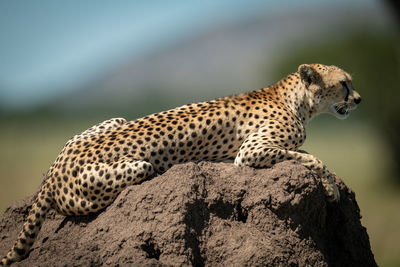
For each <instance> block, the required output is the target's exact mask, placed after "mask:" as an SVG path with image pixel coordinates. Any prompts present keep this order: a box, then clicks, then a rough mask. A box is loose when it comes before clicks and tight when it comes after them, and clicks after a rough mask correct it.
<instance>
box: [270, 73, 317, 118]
mask: <svg viewBox="0 0 400 267" xmlns="http://www.w3.org/2000/svg"><path fill="white" fill-rule="evenodd" d="M273 86H274V87H275V90H276V91H275V94H277V96H278V98H279V100H280V102H281V103H282V104H284V105H285V106H286V107H288V108H289V109H290V110H291V111H292V113H293V114H294V115H295V116H296V117H297V118H298V120H299V121H301V123H302V124H303V125H306V124H307V123H308V121H310V120H311V119H312V118H313V117H314V116H315V115H316V106H317V104H318V103H316V100H315V99H314V94H313V93H312V92H311V91H310V90H308V89H307V88H306V86H305V85H304V83H303V82H302V81H301V79H300V75H299V74H298V73H297V72H295V73H293V74H291V75H289V76H287V77H286V78H284V79H282V80H281V81H279V82H278V83H277V84H275V85H273Z"/></svg>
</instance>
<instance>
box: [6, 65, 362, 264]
mask: <svg viewBox="0 0 400 267" xmlns="http://www.w3.org/2000/svg"><path fill="white" fill-rule="evenodd" d="M360 102H361V96H360V95H359V94H358V93H357V92H356V91H355V90H354V88H353V86H352V78H351V76H350V75H349V74H348V73H346V72H345V71H343V70H342V69H340V68H338V67H336V66H326V65H322V64H302V65H300V66H299V67H298V70H297V71H296V72H294V73H292V74H290V75H289V76H287V77H286V78H284V79H282V80H280V81H279V82H277V83H276V84H274V85H272V86H270V87H267V88H262V89H260V90H256V91H252V92H249V93H243V94H239V95H236V96H229V97H224V98H219V99H215V100H211V101H208V102H200V103H195V104H188V105H185V106H181V107H177V108H174V109H171V110H168V111H164V112H160V113H156V114H152V115H149V116H146V117H143V118H140V119H137V120H135V121H126V120H125V119H122V118H116V119H110V120H107V121H104V122H102V123H100V124H98V125H96V126H93V127H91V128H89V129H88V130H86V131H84V132H83V133H81V134H78V135H76V136H74V137H73V138H72V139H71V140H69V141H68V142H67V143H66V144H65V146H64V147H63V149H62V151H61V153H60V154H59V155H58V157H57V159H56V160H55V162H54V163H53V164H52V165H51V167H50V169H49V170H48V172H47V173H46V174H45V180H44V183H43V186H42V187H41V189H40V191H39V193H38V196H37V199H36V200H35V201H34V203H33V205H32V208H31V210H30V212H29V215H28V218H27V221H26V222H25V224H24V226H23V230H22V231H21V232H20V234H19V236H18V238H17V240H16V242H15V244H14V245H13V247H12V249H11V250H10V251H9V252H8V254H7V255H6V256H5V257H4V258H3V259H2V261H1V264H2V265H10V264H11V263H13V262H16V261H20V260H22V259H23V258H25V257H26V256H27V255H28V253H29V250H30V248H31V246H32V245H33V242H34V240H35V238H36V237H37V235H38V232H39V230H40V228H41V226H42V224H43V221H44V219H45V216H46V214H47V212H48V211H49V210H50V209H51V208H52V209H55V210H56V211H57V212H59V213H61V214H63V215H86V214H90V213H95V212H98V211H100V210H102V209H104V208H105V207H107V206H108V205H109V204H110V203H111V202H112V201H113V200H114V199H115V198H116V197H117V195H118V194H119V193H120V192H121V191H122V190H124V188H126V187H127V186H130V185H133V184H137V183H139V182H141V181H143V180H144V179H146V178H148V177H150V176H154V175H155V174H157V173H163V172H165V171H166V170H167V169H168V168H170V167H171V166H173V165H174V164H178V163H183V162H187V161H200V160H208V161H233V162H234V164H235V165H236V166H239V167H240V166H251V167H255V168H267V167H271V166H272V165H274V164H275V163H277V162H281V161H284V160H296V161H298V162H300V163H302V164H303V165H304V166H305V167H307V168H309V169H310V170H312V171H314V172H315V173H316V175H318V177H319V178H320V179H321V181H322V185H323V187H324V189H325V193H326V196H327V199H328V200H329V201H331V202H335V201H339V197H340V195H339V191H338V188H337V186H336V185H335V183H334V180H333V177H332V174H331V173H330V172H329V171H328V169H327V167H326V166H325V165H324V164H323V163H322V162H321V160H319V159H318V158H316V157H315V156H313V155H311V154H308V153H306V152H304V151H301V150H298V148H299V147H300V146H301V145H302V144H303V143H304V140H305V138H306V131H305V126H306V124H307V122H308V121H309V120H310V119H311V118H313V117H314V116H316V115H318V114H320V113H330V114H333V115H334V116H336V117H338V118H340V119H344V118H346V117H347V116H348V115H349V112H350V111H351V110H353V109H355V108H356V106H357V105H358V104H359V103H360Z"/></svg>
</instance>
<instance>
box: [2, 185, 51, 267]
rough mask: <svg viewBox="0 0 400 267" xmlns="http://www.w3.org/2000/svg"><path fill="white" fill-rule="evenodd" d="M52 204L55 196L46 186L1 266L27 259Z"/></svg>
mask: <svg viewBox="0 0 400 267" xmlns="http://www.w3.org/2000/svg"><path fill="white" fill-rule="evenodd" d="M52 203H53V196H52V195H51V192H50V191H49V189H48V188H47V187H45V185H44V186H43V187H42V189H41V190H40V192H39V194H38V197H37V199H36V200H35V202H34V203H33V205H32V208H31V210H30V211H29V215H28V219H27V221H26V222H25V224H24V227H23V229H22V231H21V232H20V233H19V235H18V239H17V241H15V243H14V245H13V247H12V248H11V250H10V251H9V252H8V254H7V256H5V257H4V258H3V259H2V260H1V262H0V266H9V265H10V264H11V263H13V262H17V261H20V260H22V259H24V258H25V257H26V255H27V254H28V252H29V250H30V248H31V247H32V245H33V242H34V241H35V238H36V236H37V235H38V233H39V231H40V228H41V227H42V223H43V221H44V219H45V217H46V214H47V212H48V211H49V210H50V208H51V206H52Z"/></svg>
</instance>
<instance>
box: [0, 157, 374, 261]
mask: <svg viewBox="0 0 400 267" xmlns="http://www.w3.org/2000/svg"><path fill="white" fill-rule="evenodd" d="M336 182H337V184H338V186H339V189H340V193H341V201H340V202H339V203H328V202H327V201H326V199H325V196H324V192H323V188H322V185H321V183H320V181H319V179H318V178H317V177H315V175H313V174H312V173H311V172H310V171H309V170H308V169H306V168H305V167H303V166H301V165H299V164H297V163H295V162H293V161H289V162H283V163H279V164H276V165H275V166H274V167H273V168H270V169H253V168H237V167H235V166H234V165H233V164H229V163H210V162H200V163H186V164H181V165H176V166H174V167H172V168H171V169H169V170H168V171H167V172H166V173H164V174H162V175H159V176H157V177H155V178H153V179H152V180H149V181H145V182H143V183H142V184H140V185H134V186H130V187H128V188H126V189H125V190H124V191H123V192H122V193H121V194H120V195H119V196H118V197H117V199H116V200H115V201H114V203H113V204H111V205H110V206H109V207H107V208H106V209H105V210H104V211H102V212H100V213H98V214H95V215H90V216H83V217H64V216H61V215H58V214H56V213H55V212H54V211H52V212H50V213H49V214H48V216H47V220H46V221H45V223H44V225H43V227H42V230H41V232H40V234H39V236H38V239H37V240H36V242H35V244H34V246H33V248H32V250H31V253H30V255H29V257H28V258H27V259H25V260H23V261H22V262H20V263H17V264H15V266H150V265H151V266H169V265H174V266H177V265H189V266H190V265H192V266H204V265H206V266H232V265H235V266H246V265H247V266H261V265H263V266H265V265H268V266H376V263H375V260H374V256H373V254H372V252H371V248H370V244H369V238H368V235H367V232H366V229H365V228H364V227H363V226H362V225H361V222H360V210H359V208H358V205H357V203H356V201H355V195H354V193H353V192H352V191H351V190H350V189H349V188H348V187H346V186H345V184H344V183H343V182H342V181H341V180H339V179H338V178H337V180H336ZM32 200H33V196H31V197H27V198H25V199H24V200H21V201H17V202H15V203H13V204H12V205H11V206H10V207H9V208H8V209H7V210H6V212H5V213H4V215H3V216H2V217H1V219H0V240H1V243H0V255H2V256H4V255H5V254H6V253H7V251H8V249H9V248H10V247H11V246H12V244H13V242H14V240H15V239H16V237H17V235H18V233H19V231H20V230H21V227H22V224H23V222H24V220H25V218H26V215H27V213H28V210H29V207H30V204H31V203H32Z"/></svg>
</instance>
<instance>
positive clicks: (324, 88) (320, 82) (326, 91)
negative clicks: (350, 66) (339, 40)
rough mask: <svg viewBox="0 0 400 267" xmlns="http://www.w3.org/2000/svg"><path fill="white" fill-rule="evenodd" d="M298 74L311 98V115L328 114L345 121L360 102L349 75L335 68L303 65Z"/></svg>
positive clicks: (320, 65)
mask: <svg viewBox="0 0 400 267" xmlns="http://www.w3.org/2000/svg"><path fill="white" fill-rule="evenodd" d="M298 72H299V74H300V78H301V80H302V82H303V84H304V85H305V87H306V90H308V91H309V92H310V94H309V95H310V96H311V98H312V100H311V101H312V102H313V103H312V104H313V105H312V106H313V109H314V110H313V113H316V114H317V113H330V114H332V115H334V116H336V117H337V118H339V119H345V118H347V116H348V115H349V113H350V111H351V110H353V109H355V108H356V107H357V105H358V104H360V102H361V96H360V94H359V93H357V92H356V91H355V90H354V88H353V86H352V78H351V76H350V74H348V73H347V72H345V71H344V70H342V69H340V68H338V67H336V66H325V65H322V64H303V65H300V66H299V69H298Z"/></svg>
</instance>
